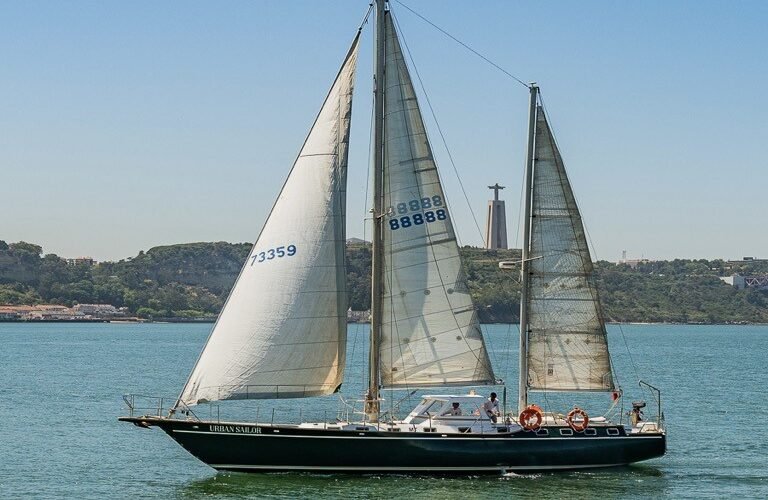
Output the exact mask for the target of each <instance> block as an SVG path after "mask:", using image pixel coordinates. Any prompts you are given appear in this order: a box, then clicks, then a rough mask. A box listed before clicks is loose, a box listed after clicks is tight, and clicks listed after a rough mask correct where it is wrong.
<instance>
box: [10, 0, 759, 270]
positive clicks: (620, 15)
mask: <svg viewBox="0 0 768 500" xmlns="http://www.w3.org/2000/svg"><path fill="white" fill-rule="evenodd" d="M404 1H405V3H406V4H407V5H409V6H410V7H412V8H414V9H415V10H418V11H419V12H421V13H423V14H425V15H426V16H427V17H429V18H430V19H431V20H432V21H433V22H435V23H436V24H438V25H439V26H441V27H443V28H445V29H446V30H448V31H449V32H450V33H452V34H453V35H455V36H456V37H458V38H460V39H461V40H463V41H465V42H466V43H468V44H470V45H471V46H473V47H474V48H475V49H477V50H478V51H480V52H481V53H483V54H485V55H486V56H487V57H489V58H490V59H492V60H493V61H495V62H496V63H498V64H499V65H500V66H502V67H504V68H506V69H507V70H508V71H510V72H511V73H513V74H515V75H518V76H519V77H520V78H522V79H523V80H525V81H533V80H535V81H537V82H539V84H540V86H541V88H542V94H543V97H544V102H545V104H546V105H547V108H548V110H549V112H550V116H551V119H552V121H553V125H554V128H555V133H556V135H557V138H558V141H559V144H560V147H561V149H562V153H563V155H564V158H565V162H566V165H567V167H568V170H569V173H570V176H571V179H572V182H573V185H574V189H575V190H576V195H577V197H578V199H579V202H580V205H581V207H582V212H583V215H584V218H585V221H586V223H587V228H588V231H589V233H590V235H591V239H592V243H593V245H594V250H595V257H597V258H601V259H607V260H617V259H618V258H619V257H620V255H621V250H622V249H626V250H627V251H628V255H629V257H640V256H645V257H647V258H674V257H703V258H713V257H726V258H734V257H737V258H740V257H741V256H745V255H749V256H753V255H754V256H762V257H768V231H767V230H766V227H767V226H768V222H767V221H766V219H767V216H768V208H767V207H768V203H767V202H766V196H765V191H766V188H767V187H768V164H767V163H768V162H767V161H766V157H767V155H766V147H767V146H768V98H767V97H766V91H767V89H768V57H767V56H766V50H768V49H767V48H768V28H766V26H768V2H764V1H752V2H748V1H736V2H711V1H673V2H669V1H644V2H609V1H604V2H595V1H580V2H572V1H565V2H549V1H548V2H506V1H503V2H502V1H484V2H455V1H445V0H443V1H431V0H419V1H417V0H404ZM366 7H367V3H366V1H365V0H345V1H342V0H339V1H323V2H320V1H284V2H283V1H280V2H278V1H269V2H267V1H254V0H251V1H228V2H202V1H201V2H139V1H137V2H117V1H79V2H75V1H62V2H54V1H35V0H31V1H25V2H4V3H3V5H2V9H1V10H0V12H1V13H0V16H1V17H2V30H0V61H1V62H0V239H3V240H6V241H9V242H12V241H19V240H25V241H29V242H34V243H38V244H41V245H42V246H43V247H44V251H45V252H46V253H56V254H58V255H61V256H65V257H74V256H81V255H90V256H93V257H95V258H97V259H99V260H107V259H109V260H112V259H120V258H125V257H129V256H133V255H135V254H136V253H137V252H138V251H139V250H146V249H148V248H150V247H152V246H156V245H162V244H171V243H182V242H192V241H218V240H225V241H231V242H243V241H253V240H254V239H255V237H256V235H257V234H258V232H259V229H260V228H261V225H262V223H263V221H264V218H265V217H266V214H267V213H268V211H269V208H270V207H271V205H272V202H273V200H274V198H275V197H276V195H277V193H278V191H279V188H280V186H281V184H282V182H283V180H284V177H285V175H286V174H287V172H288V169H289V168H290V166H291V163H292V161H293V159H294V158H295V156H296V154H297V151H298V148H299V147H300V146H301V143H302V142H303V140H304V136H305V134H306V132H307V129H308V127H309V126H310V124H311V122H312V120H313V119H314V115H315V113H316V112H317V110H318V108H319V106H320V103H321V101H322V99H323V97H324V96H325V94H326V92H327V89H328V86H329V85H330V83H331V80H332V79H333V77H334V75H335V73H336V71H337V69H338V66H339V64H340V62H341V59H342V57H343V56H344V53H345V51H346V50H347V47H348V44H349V42H350V41H351V38H352V37H353V35H354V33H355V30H356V28H357V25H358V23H359V21H360V20H361V19H362V17H363V15H364V13H365V10H366ZM394 10H395V14H396V16H397V17H398V19H399V21H400V23H401V25H402V28H403V33H404V36H405V40H406V42H407V43H408V45H409V46H410V48H411V50H412V52H413V55H414V57H415V60H416V64H417V67H418V69H419V71H420V72H421V75H422V77H423V78H424V81H425V85H426V87H427V91H428V92H429V96H430V98H431V100H432V103H433V105H434V107H435V111H436V113H437V116H438V119H439V120H440V124H441V125H442V128H443V132H444V133H445V135H446V138H447V140H448V144H449V147H450V148H451V151H452V153H453V155H454V158H455V160H456V164H457V167H458V169H459V172H460V175H461V178H462V180H463V182H464V184H465V187H466V189H467V191H468V194H469V198H470V202H471V205H472V207H473V209H474V211H475V213H476V214H477V216H478V218H479V219H480V220H479V222H480V224H481V225H482V224H483V222H484V221H483V220H482V218H483V217H484V213H485V204H486V201H487V199H488V198H489V196H490V195H491V192H490V191H489V190H488V189H487V188H486V186H488V185H489V184H493V183H495V182H499V183H501V184H503V185H506V186H508V188H507V189H506V190H505V191H503V198H504V199H506V201H507V217H508V220H509V231H510V234H511V237H510V240H511V241H510V243H511V244H513V243H515V241H516V240H517V237H516V236H515V234H516V233H517V231H518V215H519V214H518V212H519V198H520V185H521V182H522V172H523V162H524V156H525V151H524V149H525V127H526V123H527V117H526V107H527V99H528V95H527V91H526V89H525V88H524V87H522V86H520V85H519V84H517V83H515V82H513V81H512V80H510V79H509V78H507V77H505V76H504V75H502V74H501V73H500V72H498V71H497V70H495V69H493V68H491V67H490V66H488V65H487V64H486V63H484V62H482V61H481V60H479V59H478V58H477V57H475V56H473V55H472V54H470V53H468V52H467V51H466V50H465V49H463V48H462V47H460V46H458V45H457V44H455V43H454V42H452V41H451V40H449V39H447V38H445V37H444V36H443V35H442V34H440V33H439V32H437V31H435V30H434V29H433V28H431V27H430V26H428V25H426V24H424V23H423V21H421V20H420V19H418V18H416V17H414V16H413V15H412V14H411V13H409V12H408V11H406V10H405V9H404V8H403V7H402V6H400V5H399V4H397V3H394ZM371 41H372V25H369V26H368V27H367V28H366V30H365V35H364V45H363V48H362V52H361V59H360V62H359V67H358V70H359V71H358V79H357V93H356V97H355V102H354V115H353V132H352V145H351V147H352V150H351V153H350V175H349V182H350V186H349V188H350V189H349V192H350V196H349V206H348V208H349V213H350V220H349V230H348V234H349V236H357V237H362V236H363V232H364V230H363V224H362V220H363V217H364V216H365V214H366V207H365V201H364V192H365V184H366V178H367V171H368V160H367V157H368V138H369V123H370V105H371V76H370V70H371V67H372V60H371V59H372V58H371V51H372V49H371ZM422 104H423V107H425V108H426V106H424V103H422ZM427 121H428V125H430V126H431V125H433V124H432V122H431V118H429V117H427ZM431 136H432V142H433V147H434V149H435V153H436V155H437V158H438V161H439V165H440V169H441V171H442V176H443V178H444V180H445V184H446V189H447V194H448V197H449V199H450V200H451V202H452V205H453V213H454V219H455V221H456V225H457V228H458V231H459V235H460V238H461V241H462V243H464V244H474V245H477V244H480V236H479V235H478V231H477V229H476V228H475V226H474V223H473V222H472V219H471V217H470V215H469V211H468V209H467V204H466V202H465V201H464V198H463V196H462V194H461V191H460V190H459V188H458V184H457V182H456V176H455V175H454V173H453V170H452V168H451V166H450V163H449V162H448V161H447V158H446V155H445V150H444V148H443V146H442V144H441V142H440V141H439V136H438V135H437V131H436V129H435V128H434V127H432V128H431ZM518 243H519V242H518Z"/></svg>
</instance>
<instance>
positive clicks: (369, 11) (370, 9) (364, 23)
mask: <svg viewBox="0 0 768 500" xmlns="http://www.w3.org/2000/svg"><path fill="white" fill-rule="evenodd" d="M374 5H375V4H374V3H373V2H371V3H369V4H368V12H366V13H365V17H364V18H363V22H361V23H360V27H358V28H357V31H363V26H365V25H366V24H368V18H369V17H370V16H371V12H373V7H374Z"/></svg>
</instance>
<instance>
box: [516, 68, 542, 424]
mask: <svg viewBox="0 0 768 500" xmlns="http://www.w3.org/2000/svg"><path fill="white" fill-rule="evenodd" d="M530 89H531V103H530V111H529V115H528V156H527V157H526V162H525V205H524V207H525V215H524V216H523V220H524V221H525V225H524V229H523V255H522V262H521V271H520V272H521V274H522V277H521V278H522V281H521V291H520V377H519V384H518V402H517V407H518V411H519V412H522V411H523V410H524V409H525V407H526V406H528V288H529V283H530V270H529V269H530V252H531V241H530V240H531V207H532V203H533V199H532V198H533V164H534V162H535V161H536V158H535V156H536V150H535V137H536V104H537V102H538V93H539V88H538V87H537V86H536V84H534V83H532V84H531V86H530Z"/></svg>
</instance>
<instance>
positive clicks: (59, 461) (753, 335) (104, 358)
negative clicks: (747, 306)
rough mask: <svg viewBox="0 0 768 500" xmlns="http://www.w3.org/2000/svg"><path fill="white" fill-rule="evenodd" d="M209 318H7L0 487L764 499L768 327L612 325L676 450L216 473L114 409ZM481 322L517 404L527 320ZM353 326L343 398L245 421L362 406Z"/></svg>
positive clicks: (159, 377) (187, 352) (256, 412)
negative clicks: (560, 468) (567, 461)
mask: <svg viewBox="0 0 768 500" xmlns="http://www.w3.org/2000/svg"><path fill="white" fill-rule="evenodd" d="M210 328H211V325H206V324H193V325H189V324H64V323H51V324H35V323H30V324H20V323H0V429H2V430H0V497H2V498H201V497H214V498H266V497H272V498H276V497H284V498H462V499H463V498H483V499H488V498H510V497H529V498H564V497H577V498H656V497H672V498H707V497H718V498H722V497H726V498H728V497H739V498H768V452H766V447H767V446H768V426H767V425H766V424H765V422H764V420H765V413H766V408H767V407H768V404H766V400H767V399H768V390H767V389H766V381H765V380H766V354H767V353H768V326H680V325H622V326H618V325H611V326H609V344H610V346H611V353H612V358H613V362H614V366H615V368H616V371H617V373H618V375H619V382H620V383H621V384H622V387H623V390H624V394H625V397H624V400H626V401H632V400H640V399H644V400H646V401H648V402H649V405H648V407H647V408H646V409H645V412H646V418H648V417H652V416H654V415H655V413H656V408H655V402H654V401H653V398H654V396H653V394H652V393H650V392H648V391H644V390H642V388H641V387H639V385H638V379H641V378H642V379H643V380H646V381H648V382H649V383H651V384H653V385H654V386H656V387H659V388H660V389H661V390H662V393H661V405H662V410H663V412H664V415H665V417H666V426H667V430H668V452H667V454H666V455H665V456H664V457H662V458H658V459H654V460H650V461H648V462H644V463H641V464H636V465H633V466H629V467H621V468H614V469H604V470H594V471H583V472H566V473H545V474H506V475H499V476H483V477H474V476H461V477H423V476H421V477H419V476H416V477H414V476H405V475H399V476H386V475H365V476H349V475H335V474H303V473H302V474H298V473H297V474H289V473H283V474H238V473H217V472H216V471H214V470H213V469H211V468H209V467H208V466H206V465H204V464H202V463H201V462H199V461H198V460H197V459H195V458H194V457H192V456H191V455H189V454H188V453H187V452H185V451H184V450H183V449H182V448H181V447H180V446H178V445H177V444H176V443H175V442H173V441H172V440H171V439H170V438H169V437H167V436H166V435H165V434H164V433H162V432H161V431H159V430H158V429H151V430H146V429H141V428H138V427H134V426H132V425H130V424H126V423H122V422H118V421H117V417H118V416H120V415H123V414H125V413H126V409H125V407H124V405H123V402H122V398H121V395H122V394H124V393H140V394H150V395H161V396H167V397H168V398H169V399H173V397H174V396H176V395H177V394H178V392H179V391H180V389H181V387H182V385H183V383H184V381H185V380H186V377H187V375H188V374H189V371H190V370H191V368H192V365H193V364H194V362H195V359H196V358H197V355H198V353H199V351H200V349H201V347H202V345H203V344H204V342H205V339H206V337H207V335H208V333H209V331H210ZM484 331H485V334H486V338H487V341H488V344H489V348H490V349H489V350H490V353H491V360H492V362H493V364H494V368H495V371H496V375H497V376H498V377H500V378H504V379H505V380H508V381H510V382H509V383H508V385H509V389H508V394H507V397H508V402H507V406H508V408H512V407H513V406H515V401H516V397H517V395H516V386H517V384H516V382H515V381H516V379H517V371H516V366H517V353H516V350H517V340H516V339H517V335H518V330H517V325H486V326H484ZM348 333H349V335H348V350H347V353H348V359H349V364H348V366H349V368H348V369H347V371H346V374H345V383H344V387H343V391H342V394H341V396H342V397H343V398H344V403H342V402H341V400H340V397H339V396H338V395H336V396H328V397H324V398H312V399H309V400H283V401H279V402H277V403H276V404H274V405H272V406H269V405H270V404H271V403H265V402H254V401H249V402H245V403H248V404H250V405H254V406H248V404H245V403H243V404H242V405H240V406H238V405H235V407H236V408H235V410H236V411H239V412H245V414H246V416H249V417H250V419H251V420H259V421H270V420H271V419H272V418H274V419H275V421H288V420H293V421H295V420H297V419H300V418H301V419H309V418H311V417H312V415H313V414H314V415H315V416H317V418H320V419H323V418H332V417H333V418H335V416H336V415H337V413H338V412H339V411H340V410H341V411H344V410H345V409H348V408H350V407H356V408H358V409H359V403H358V402H357V400H359V398H360V396H361V394H362V392H363V390H364V386H365V379H366V377H367V374H366V370H365V366H364V362H365V359H366V357H367V345H368V344H367V336H368V326H367V325H350V326H349V330H348ZM475 389H476V390H477V391H478V392H479V393H483V394H485V393H487V392H490V390H491V388H488V387H476V388H475ZM494 389H495V390H497V392H500V391H501V389H500V388H494ZM453 391H455V390H453ZM437 392H440V391H437ZM500 394H501V392H500ZM383 396H384V398H385V402H384V403H383V405H382V406H383V407H384V408H385V409H395V410H397V408H398V407H400V408H401V409H400V413H401V414H403V413H407V411H408V410H409V409H410V408H409V405H412V404H414V403H416V402H418V395H415V396H412V397H410V398H409V397H408V393H407V392H403V391H400V392H399V393H392V394H389V393H385V394H384V395H383ZM542 398H543V396H542V395H532V399H533V400H534V401H537V402H544V403H546V404H547V405H548V406H549V407H550V408H551V409H553V410H562V409H564V410H567V409H568V407H567V405H568V404H570V405H571V406H572V405H573V404H579V405H581V406H584V407H587V408H593V407H594V408H596V407H598V406H599V405H602V406H603V407H608V406H609V404H610V400H609V398H608V396H607V395H597V396H595V395H592V396H590V397H586V396H581V395H573V394H572V395H569V396H568V395H567V397H566V398H565V399H562V398H561V399H562V400H561V399H557V398H556V397H555V396H551V397H549V396H548V397H547V398H545V399H542ZM596 398H597V399H596ZM166 404H167V403H166ZM628 404H629V403H628V402H627V403H626V404H625V407H624V408H623V411H626V410H628V407H627V406H628ZM356 405H357V406H356ZM225 406H226V405H221V408H222V410H221V411H222V412H223V411H224V410H223V409H224V407H225ZM213 408H214V407H211V408H209V409H207V410H203V409H200V411H201V412H205V411H208V412H210V413H211V414H212V412H213V411H214V410H213ZM273 409H274V411H275V413H273V411H272V410H273ZM216 411H219V409H218V408H216ZM615 412H616V413H620V408H617V409H616V410H615ZM273 415H275V416H274V417H273ZM204 416H209V415H208V414H205V415H204Z"/></svg>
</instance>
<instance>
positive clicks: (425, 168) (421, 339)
mask: <svg viewBox="0 0 768 500" xmlns="http://www.w3.org/2000/svg"><path fill="white" fill-rule="evenodd" d="M385 20H386V22H385V25H386V50H385V52H386V53H385V78H384V82H383V83H384V94H385V98H384V124H383V126H384V165H383V170H384V172H383V184H384V185H383V203H382V206H384V207H388V208H385V211H387V212H388V213H387V214H386V215H385V216H384V221H383V222H384V229H383V237H382V240H383V241H382V245H383V252H382V253H383V261H384V265H383V276H382V282H383V286H382V289H383V293H382V304H381V308H382V314H381V316H382V324H381V330H380V331H381V334H380V337H379V344H378V345H379V359H380V363H381V364H380V370H381V371H380V373H381V383H382V385H383V386H384V387H409V388H413V387H428V386H444V385H469V384H483V383H493V382H494V375H493V371H492V369H491V363H490V361H489V359H488V354H487V352H486V349H485V345H484V343H483V337H482V334H481V332H480V325H479V322H478V319H477V313H476V311H475V308H474V305H473V304H472V299H471V298H470V295H469V289H468V287H467V282H466V277H465V276H464V274H463V271H462V265H461V261H460V258H459V249H458V245H457V243H456V235H455V233H454V229H453V225H452V223H451V215H450V212H449V209H448V206H447V205H446V200H445V194H444V193H443V189H442V187H441V185H440V179H439V176H438V172H437V166H436V164H435V160H434V157H433V155H432V150H431V148H430V145H429V142H428V139H427V134H426V130H425V128H424V122H423V119H422V116H421V112H420V110H419V105H418V102H417V101H416V95H415V92H414V88H413V84H412V81H411V78H410V75H409V73H408V68H407V67H406V64H405V60H404V59H403V53H402V50H401V47H400V43H399V41H398V38H397V33H396V31H395V27H394V25H393V24H392V18H391V15H387V16H386V17H385Z"/></svg>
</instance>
